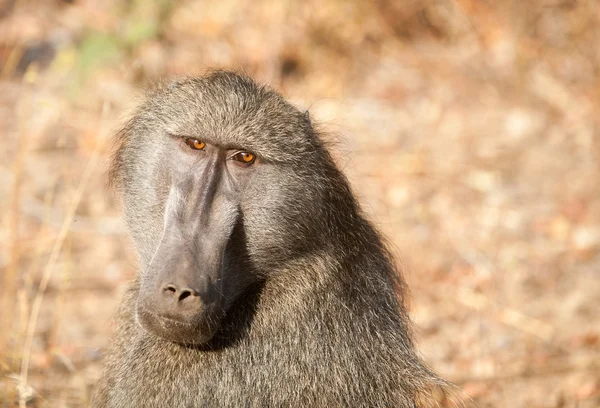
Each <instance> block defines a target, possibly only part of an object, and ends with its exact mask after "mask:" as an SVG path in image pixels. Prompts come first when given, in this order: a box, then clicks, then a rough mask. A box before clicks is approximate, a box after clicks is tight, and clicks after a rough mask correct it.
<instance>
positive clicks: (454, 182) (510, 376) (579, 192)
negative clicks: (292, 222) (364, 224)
mask: <svg viewBox="0 0 600 408" xmlns="http://www.w3.org/2000/svg"><path fill="white" fill-rule="evenodd" d="M71 3H72V4H71ZM598 44H600V6H598V3H597V2H594V1H591V0H580V1H572V0H567V1H555V0H540V1H536V2H517V1H509V0H500V1H495V2H482V1H478V0H442V1H434V0H424V1H404V2H394V1H388V0H377V1H373V2H358V1H350V2H348V1H342V0H330V1H327V2H321V1H317V0H309V1H306V2H302V3H296V2H286V1H275V2H267V1H252V2H251V1H248V0H223V1H221V2H219V3H218V5H217V4H216V3H215V4H214V5H213V6H211V7H207V6H206V5H205V2H201V1H195V0H192V1H185V2H183V1H181V2H173V3H171V2H162V1H157V2H141V1H137V0H132V1H129V2H118V1H116V0H113V1H104V2H95V1H90V0H76V1H74V2H68V1H60V0H54V1H48V2H46V1H44V2H40V1H33V0H18V1H4V2H2V1H0V134H1V135H2V143H3V147H4V148H3V149H0V271H2V273H1V274H0V281H1V283H2V287H1V289H0V293H1V296H2V298H1V299H0V305H1V307H2V313H1V315H0V406H7V407H12V406H18V405H19V404H20V406H21V407H25V406H27V407H79V406H86V405H87V401H88V399H89V391H90V389H91V387H92V386H93V384H94V382H95V381H96V379H97V378H98V376H99V368H100V361H101V353H102V349H103V348H104V347H105V345H106V342H107V339H108V338H109V335H110V331H111V320H110V316H111V315H112V312H113V310H114V307H115V305H116V302H117V300H118V298H119V295H120V293H121V292H122V290H123V289H124V287H125V285H126V283H127V281H128V279H129V278H130V277H131V275H132V274H133V273H135V257H134V252H133V250H132V248H131V245H130V243H129V240H128V238H127V236H126V234H125V230H124V227H123V225H122V223H121V221H120V217H119V209H118V205H117V204H116V201H115V198H114V197H113V196H112V194H111V193H110V192H109V191H108V190H107V189H106V180H105V169H106V164H107V161H108V160H109V157H108V153H107V149H105V141H106V140H107V135H108V134H110V133H112V132H113V131H114V130H115V129H116V128H117V127H118V124H119V123H122V121H123V120H124V118H125V117H126V116H127V112H129V111H130V110H131V107H132V106H133V105H134V104H135V103H136V101H137V100H138V98H139V95H140V93H139V90H140V89H141V88H143V87H144V86H145V85H147V84H148V83H150V82H152V81H154V80H156V79H158V78H161V77H164V76H169V75H179V74H193V73H195V72H202V71H203V70H204V69H206V68H208V67H214V66H224V67H231V68H236V69H244V70H245V71H246V72H248V73H250V74H252V75H253V76H255V77H257V78H258V79H259V80H261V81H267V82H269V83H271V84H272V85H273V86H275V87H276V88H278V89H281V90H282V91H283V92H284V93H285V94H286V95H288V96H289V97H290V98H291V99H293V100H294V101H295V102H296V103H297V105H298V106H301V107H303V108H307V109H310V112H311V115H312V116H313V117H314V118H316V120H317V121H319V122H320V123H321V126H322V127H323V129H324V130H325V131H326V132H327V133H328V134H330V135H332V136H331V137H332V138H335V139H336V141H337V145H336V155H337V158H338V161H339V163H340V165H341V166H342V167H343V168H344V170H345V171H346V172H347V173H348V174H349V176H350V179H351V181H352V183H353V185H354V188H355V190H356V191H357V193H358V194H359V196H360V198H361V200H362V202H363V204H364V206H365V208H366V209H367V211H368V212H369V213H370V214H372V218H373V219H374V220H375V222H376V223H377V224H378V225H379V226H380V228H381V229H382V231H383V232H384V233H385V234H386V236H387V237H388V238H389V241H390V243H391V244H392V246H393V248H394V250H395V251H396V252H397V253H398V254H399V259H400V258H402V262H403V264H405V270H406V273H407V277H408V280H409V284H410V287H411V289H412V299H411V305H412V315H413V316H414V320H415V322H416V324H417V325H418V328H419V329H418V334H419V344H420V348H421V351H422V353H423V355H424V357H425V358H426V359H427V361H428V362H429V363H430V364H431V365H432V366H433V367H434V368H435V369H436V370H437V371H438V372H440V373H441V374H442V375H444V376H445V377H447V378H448V379H450V380H451V381H453V382H455V383H456V384H457V385H459V386H460V387H461V388H462V389H463V390H464V392H465V393H466V394H468V395H469V396H470V398H472V400H473V401H474V402H475V403H476V404H477V405H479V406H481V407H497V406H510V407H580V408H587V407H590V408H591V407H596V406H598V405H600V366H599V365H598V361H600V352H599V351H598V350H599V349H598V347H599V344H600V325H599V321H598V316H599V315H600V276H599V271H600V183H599V181H600V177H599V176H600V133H599V132H600V123H599V118H600V104H599V102H598V101H600V75H598V73H599V72H600V54H599V53H598V52H597V49H598ZM400 254H401V257H400Z"/></svg>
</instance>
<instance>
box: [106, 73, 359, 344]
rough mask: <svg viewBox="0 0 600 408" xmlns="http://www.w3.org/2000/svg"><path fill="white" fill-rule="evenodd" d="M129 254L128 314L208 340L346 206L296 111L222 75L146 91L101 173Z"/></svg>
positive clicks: (188, 339)
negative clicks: (133, 310) (132, 269)
mask: <svg viewBox="0 0 600 408" xmlns="http://www.w3.org/2000/svg"><path fill="white" fill-rule="evenodd" d="M111 178H112V181H113V183H114V185H115V186H116V187H117V189H118V190H119V191H120V192H121V193H122V197H123V202H124V210H125V217H126V220H127V224H128V226H129V229H130V231H131V234H132V236H133V239H134V242H135V245H136V247H137V250H138V252H139V256H140V264H141V265H140V266H141V277H140V285H141V286H140V291H139V297H138V302H137V316H138V320H139V322H140V323H141V325H142V326H143V327H144V328H145V329H146V330H148V331H149V332H151V333H154V334H156V335H158V336H160V337H163V338H166V339H169V340H172V341H175V342H178V343H185V344H202V343H205V342H207V341H209V340H210V339H211V338H212V336H213V335H214V333H215V331H216V330H217V329H218V328H219V324H220V321H221V320H222V317H223V316H224V315H225V314H226V313H227V311H228V310H229V308H230V307H231V306H232V304H233V303H234V302H236V301H243V295H244V292H245V291H246V290H248V288H249V287H251V285H253V283H256V282H259V281H261V280H264V279H268V278H269V276H271V274H273V273H276V271H277V270H283V269H284V268H283V267H284V266H285V264H286V262H289V261H290V260H291V259H293V258H295V257H301V256H303V255H305V254H307V253H309V252H311V251H314V250H318V249H322V247H323V246H326V245H328V242H329V240H328V239H327V238H326V236H327V235H328V234H336V233H337V232H339V231H340V229H343V228H344V226H343V225H340V212H341V214H342V217H341V218H342V219H343V218H344V214H346V215H347V217H349V218H352V213H353V212H354V207H353V206H354V204H353V203H354V201H353V199H352V197H351V194H350V193H349V191H348V189H347V184H346V182H345V180H344V178H343V177H342V176H341V175H340V174H339V172H338V171H337V170H336V168H335V166H334V165H333V164H332V162H331V159H330V156H329V154H328V153H327V152H326V150H325V149H324V148H323V146H322V144H321V142H320V140H319V139H318V137H317V136H316V135H315V132H314V131H313V129H312V127H311V124H310V121H309V119H308V116H307V115H305V114H304V113H302V112H300V111H298V110H297V109H296V108H294V107H292V106H291V105H290V104H288V103H287V102H285V101H284V100H283V98H282V97H281V96H279V95H278V94H277V93H276V92H274V91H272V90H269V89H266V88H264V87H260V86H258V85H256V84H255V83H254V82H253V81H252V80H250V79H248V78H246V77H243V76H240V75H237V74H233V73H229V72H222V71H218V72H213V73H211V74H209V75H207V76H205V77H202V78H193V79H186V80H182V81H178V82H175V83H172V84H170V85H167V86H162V87H158V88H157V89H155V90H154V91H152V92H151V93H150V95H149V97H148V98H147V100H146V102H145V103H144V104H143V105H142V106H141V107H140V108H139V110H138V111H137V113H136V115H135V116H134V117H133V119H132V120H131V121H130V122H129V123H128V124H127V125H126V127H125V128H124V129H123V130H122V132H121V133H120V137H119V139H118V150H117V152H116V154H115V158H114V162H113V166H112V169H111Z"/></svg>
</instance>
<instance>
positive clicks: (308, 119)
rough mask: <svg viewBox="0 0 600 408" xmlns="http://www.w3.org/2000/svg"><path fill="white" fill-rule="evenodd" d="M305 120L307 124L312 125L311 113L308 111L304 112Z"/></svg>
mask: <svg viewBox="0 0 600 408" xmlns="http://www.w3.org/2000/svg"><path fill="white" fill-rule="evenodd" d="M304 120H306V122H307V123H308V124H309V125H310V124H311V123H310V113H308V110H305V111H304Z"/></svg>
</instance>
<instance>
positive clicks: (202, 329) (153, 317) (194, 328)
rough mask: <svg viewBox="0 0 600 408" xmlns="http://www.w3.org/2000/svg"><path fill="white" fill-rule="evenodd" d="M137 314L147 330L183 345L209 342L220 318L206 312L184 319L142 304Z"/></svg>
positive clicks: (142, 325)
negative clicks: (157, 312) (162, 314)
mask: <svg viewBox="0 0 600 408" xmlns="http://www.w3.org/2000/svg"><path fill="white" fill-rule="evenodd" d="M136 315H137V319H136V320H137V322H138V323H139V325H140V326H141V327H142V328H143V329H144V330H145V331H147V332H149V333H150V334H153V335H155V336H158V337H160V338H163V339H165V340H169V341H172V342H174V343H178V344H182V345H201V344H205V343H207V342H209V341H210V340H211V339H212V337H213V336H214V334H215V332H216V329H217V324H218V322H219V320H220V318H219V317H218V316H216V315H215V316H211V315H212V314H210V313H208V312H204V313H202V315H200V316H198V317H197V318H196V319H194V320H193V321H182V320H177V319H173V318H172V317H168V316H160V315H158V314H156V313H153V312H151V311H150V310H148V308H146V307H144V306H143V305H140V304H138V307H137V311H136Z"/></svg>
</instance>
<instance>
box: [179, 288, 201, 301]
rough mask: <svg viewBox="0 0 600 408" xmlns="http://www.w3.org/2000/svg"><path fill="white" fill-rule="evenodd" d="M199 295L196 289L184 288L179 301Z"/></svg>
mask: <svg viewBox="0 0 600 408" xmlns="http://www.w3.org/2000/svg"><path fill="white" fill-rule="evenodd" d="M197 295H198V294H197V293H196V291H194V290H192V289H183V290H182V291H181V293H180V294H179V301H180V302H181V301H183V300H185V299H186V298H188V297H190V296H197Z"/></svg>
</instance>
